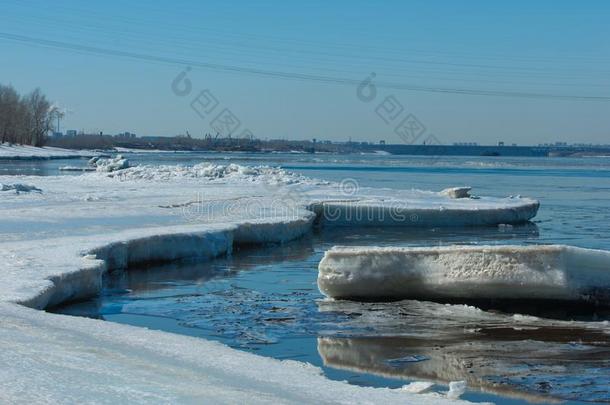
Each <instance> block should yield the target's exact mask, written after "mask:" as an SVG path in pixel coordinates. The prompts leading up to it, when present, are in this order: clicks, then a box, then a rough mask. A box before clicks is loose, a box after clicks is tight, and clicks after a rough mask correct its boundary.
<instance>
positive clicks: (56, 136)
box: [51, 131, 64, 139]
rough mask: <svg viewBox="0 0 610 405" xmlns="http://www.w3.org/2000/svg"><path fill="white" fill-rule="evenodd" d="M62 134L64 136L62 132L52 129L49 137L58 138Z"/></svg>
mask: <svg viewBox="0 0 610 405" xmlns="http://www.w3.org/2000/svg"><path fill="white" fill-rule="evenodd" d="M62 136H64V133H63V132H58V131H54V132H53V134H52V135H51V138H55V139H58V138H61V137H62Z"/></svg>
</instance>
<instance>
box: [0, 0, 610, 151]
mask: <svg viewBox="0 0 610 405" xmlns="http://www.w3.org/2000/svg"><path fill="white" fill-rule="evenodd" d="M0 7H1V10H2V13H0V52H1V54H2V63H1V64H0V83H3V84H12V85H14V86H15V87H16V88H17V89H18V90H19V91H22V92H26V91H29V90H31V89H33V88H35V87H40V88H42V89H43V91H44V92H45V93H46V94H47V95H48V96H49V97H50V98H51V99H52V100H54V101H56V102H57V103H58V104H59V105H61V106H63V107H66V108H68V109H70V110H71V111H72V112H71V113H70V114H68V115H67V116H66V118H65V120H64V122H63V124H62V126H63V127H64V128H63V129H65V128H74V129H78V130H81V129H82V130H85V131H87V132H93V131H95V132H98V131H104V132H106V133H117V132H122V131H132V132H136V133H138V134H139V135H174V134H179V133H184V132H185V131H189V133H190V134H191V135H193V136H202V134H204V133H205V132H212V131H213V130H212V129H211V121H212V120H213V118H214V117H213V116H212V115H215V114H216V113H217V112H220V111H221V110H224V109H225V108H228V109H229V110H230V111H231V112H232V113H233V114H234V116H235V117H237V119H238V120H239V121H240V127H239V129H238V130H237V132H236V133H235V134H236V135H239V133H241V131H242V130H243V129H246V128H247V129H249V130H251V131H252V132H253V133H254V134H255V136H257V137H260V138H287V139H307V138H318V139H331V140H347V139H349V138H350V137H351V138H352V139H353V140H367V141H378V140H380V139H384V140H386V141H387V142H391V143H399V142H401V139H400V138H399V137H398V136H397V135H396V134H395V133H394V129H395V126H396V124H397V122H398V121H400V120H401V119H402V117H403V116H406V115H408V114H412V115H413V116H415V117H416V118H417V120H418V121H419V122H420V123H421V124H422V125H423V126H425V128H426V131H427V132H426V133H427V134H434V135H435V137H436V138H437V139H438V140H439V141H441V142H443V143H451V142H456V141H464V142H479V143H482V144H493V143H496V142H497V141H499V140H503V141H505V142H507V143H512V142H515V143H519V144H537V143H541V142H551V141H568V142H593V143H608V142H609V141H608V139H610V137H609V136H608V135H610V40H609V39H610V24H608V21H610V3H609V2H605V1H587V2H574V1H572V2H568V1H536V2H530V1H511V2H503V3H502V4H500V2H489V1H467V2H455V1H409V2H407V1H388V2H384V3H377V2H363V1H335V2H329V1H325V2H323V1H308V2H294V1H263V2H249V1H236V2H223V1H209V2H199V1H183V2H172V3H169V2H152V1H114V0H111V1H105V2H96V3H93V2H88V3H85V2H81V1H55V2H52V3H51V2H45V1H2V0H0ZM49 41H52V42H49ZM83 46H85V47H88V48H83ZM120 55H123V56H120ZM187 66H190V67H191V70H190V71H189V73H188V76H187V77H188V79H189V80H190V82H191V85H192V91H191V93H189V94H188V95H186V96H177V95H176V94H174V93H173V92H172V89H171V83H172V81H173V80H174V78H175V77H176V76H177V75H178V74H179V73H180V72H181V71H183V69H184V68H185V67H187ZM371 72H374V73H375V79H374V80H373V83H374V84H375V85H378V86H379V87H378V88H377V95H376V98H375V99H374V100H372V101H371V102H363V101H362V100H361V99H359V98H358V97H357V83H359V82H360V81H361V80H363V79H364V78H365V77H367V76H368V75H369V74H370V73H371ZM384 86H385V87H384ZM205 89H207V90H208V91H209V94H212V95H213V97H214V98H215V100H217V101H218V107H217V109H216V110H214V111H213V113H210V116H206V117H204V118H202V117H200V116H199V115H198V114H197V113H196V112H195V111H194V110H193V109H192V108H191V106H190V104H191V101H192V100H193V99H194V98H195V97H196V96H197V95H198V94H199V93H200V91H202V90H205ZM464 93H466V94H464ZM390 96H393V97H394V98H393V100H395V101H396V102H398V103H399V104H400V105H401V106H402V109H401V113H400V115H398V116H397V118H396V120H397V121H391V122H389V123H386V122H385V121H384V119H383V118H381V117H380V114H379V111H380V110H379V105H380V104H381V103H383V102H384V101H386V102H387V99H386V98H387V97H390ZM394 105H396V104H394ZM382 110H383V108H382ZM384 111H386V112H387V109H386V110H384ZM394 111H396V110H394ZM390 115H392V114H390ZM386 118H387V116H386ZM422 139H423V138H420V139H419V140H418V141H417V142H419V141H421V140H422Z"/></svg>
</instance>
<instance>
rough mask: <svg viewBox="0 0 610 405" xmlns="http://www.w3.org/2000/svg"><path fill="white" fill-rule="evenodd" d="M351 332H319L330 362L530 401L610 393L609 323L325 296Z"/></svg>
mask: <svg viewBox="0 0 610 405" xmlns="http://www.w3.org/2000/svg"><path fill="white" fill-rule="evenodd" d="M320 309H321V310H322V311H331V312H339V313H342V314H344V315H348V316H349V319H350V320H349V321H348V322H346V323H344V325H343V326H344V327H349V329H350V330H351V333H348V334H347V335H348V336H347V337H343V336H336V335H335V336H332V337H330V336H329V337H319V338H318V352H319V354H320V356H321V357H322V359H323V361H324V364H325V365H326V366H328V367H337V368H341V369H344V370H350V371H357V372H362V373H371V374H377V375H380V376H386V377H391V378H402V379H405V380H429V381H436V382H449V381H455V380H465V381H467V383H468V386H469V387H470V388H476V389H479V390H481V391H484V392H489V393H494V394H498V395H506V396H510V397H513V398H522V399H526V400H528V401H536V402H549V401H550V400H551V399H552V398H555V399H564V400H580V401H609V400H610V335H608V332H610V327H609V326H608V324H607V322H595V323H593V322H578V321H558V320H548V319H542V318H536V317H531V316H522V315H511V314H506V313H494V312H489V311H482V310H479V309H477V308H474V307H469V306H460V305H442V304H436V303H430V302H418V301H400V302H395V303H363V304H360V303H354V302H331V301H328V302H324V303H322V304H321V306H320Z"/></svg>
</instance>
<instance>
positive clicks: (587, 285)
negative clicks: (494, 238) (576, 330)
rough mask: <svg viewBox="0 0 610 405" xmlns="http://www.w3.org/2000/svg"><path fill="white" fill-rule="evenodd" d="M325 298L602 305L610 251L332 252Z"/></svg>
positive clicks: (323, 274) (608, 288) (323, 265)
mask: <svg viewBox="0 0 610 405" xmlns="http://www.w3.org/2000/svg"><path fill="white" fill-rule="evenodd" d="M318 286H319V288H320V291H321V292H322V293H323V294H325V295H326V296H329V297H333V298H349V299H362V300H373V299H382V298H383V299H428V300H446V299H547V300H548V299H552V300H574V301H595V302H601V303H605V304H608V303H610V252H607V251H601V250H592V249H582V248H577V247H571V246H563V245H544V246H448V247H413V248H381V247H373V248H365V247H334V248H332V249H331V250H329V251H327V252H326V254H325V255H324V258H323V259H322V261H321V262H320V265H319V273H318Z"/></svg>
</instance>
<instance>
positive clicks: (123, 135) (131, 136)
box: [114, 131, 136, 139]
mask: <svg viewBox="0 0 610 405" xmlns="http://www.w3.org/2000/svg"><path fill="white" fill-rule="evenodd" d="M114 137H115V138H122V139H134V138H135V137H136V134H134V133H132V132H128V131H125V132H121V133H120V134H118V135H115V136H114Z"/></svg>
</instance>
